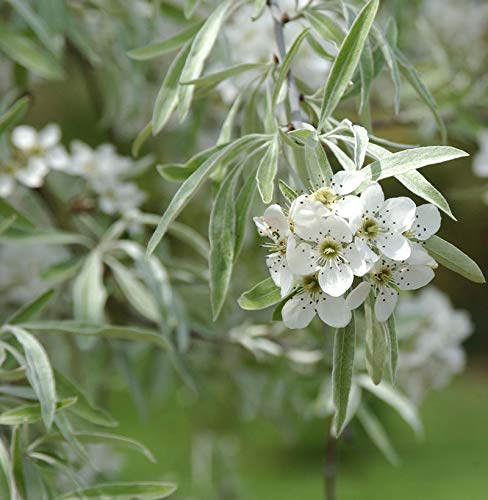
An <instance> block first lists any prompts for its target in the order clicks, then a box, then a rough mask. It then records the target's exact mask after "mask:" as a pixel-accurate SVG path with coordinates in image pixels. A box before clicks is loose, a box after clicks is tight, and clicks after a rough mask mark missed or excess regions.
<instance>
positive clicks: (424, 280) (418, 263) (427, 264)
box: [347, 243, 437, 321]
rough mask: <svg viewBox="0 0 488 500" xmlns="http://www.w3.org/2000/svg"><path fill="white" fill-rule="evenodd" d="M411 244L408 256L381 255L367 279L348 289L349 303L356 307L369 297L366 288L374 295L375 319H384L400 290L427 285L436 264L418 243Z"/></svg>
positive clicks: (389, 314)
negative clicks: (403, 258) (399, 260)
mask: <svg viewBox="0 0 488 500" xmlns="http://www.w3.org/2000/svg"><path fill="white" fill-rule="evenodd" d="M411 247H412V251H411V254H410V256H409V258H408V259H406V260H403V261H401V262H398V261H394V260H391V259H388V258H386V257H382V258H380V259H379V260H378V262H376V264H375V265H374V266H373V268H372V269H371V271H370V273H369V274H368V275H367V276H366V277H365V278H366V279H367V281H365V282H364V284H361V285H360V286H358V287H357V288H356V289H355V290H353V291H352V292H351V294H350V296H349V297H348V300H347V304H348V306H349V307H351V308H355V307H359V306H360V305H361V303H362V301H364V300H365V299H366V297H367V296H368V293H367V290H368V288H369V290H373V292H374V294H375V296H376V300H375V305H374V312H375V316H376V319H377V320H378V321H386V320H387V319H388V318H389V317H390V316H391V314H392V313H393V311H394V309H395V307H396V305H397V302H398V292H399V290H418V289H419V288H422V287H424V286H426V285H427V284H429V283H430V282H431V281H432V279H433V278H434V270H433V269H434V268H435V267H437V263H436V261H435V260H434V259H433V258H432V257H431V256H430V255H429V253H428V252H427V251H426V250H425V249H424V248H423V247H422V245H420V244H419V243H411Z"/></svg>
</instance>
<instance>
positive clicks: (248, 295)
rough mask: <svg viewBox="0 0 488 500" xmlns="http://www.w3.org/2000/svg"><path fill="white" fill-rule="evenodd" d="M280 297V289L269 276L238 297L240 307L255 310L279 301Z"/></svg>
mask: <svg viewBox="0 0 488 500" xmlns="http://www.w3.org/2000/svg"><path fill="white" fill-rule="evenodd" d="M281 299H282V297H281V292H280V289H279V288H278V287H277V286H276V285H275V284H274V282H273V280H272V279H271V278H266V279H265V280H263V281H261V282H260V283H258V284H257V285H255V286H254V287H252V288H251V289H250V290H248V291H247V292H244V293H243V294H242V295H241V296H240V297H239V300H238V302H239V305H240V306H241V307H242V309H246V310H248V311H255V310H259V309H266V308H267V307H269V306H273V305H275V304H277V303H278V302H280V301H281Z"/></svg>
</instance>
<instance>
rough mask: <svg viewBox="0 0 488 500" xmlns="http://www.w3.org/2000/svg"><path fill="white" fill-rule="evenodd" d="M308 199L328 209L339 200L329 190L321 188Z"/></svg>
mask: <svg viewBox="0 0 488 500" xmlns="http://www.w3.org/2000/svg"><path fill="white" fill-rule="evenodd" d="M310 198H311V199H312V200H314V201H320V203H322V205H324V206H326V207H327V208H330V207H331V206H332V204H333V203H334V202H335V201H336V200H337V199H338V198H339V196H337V194H336V193H334V191H332V190H331V189H330V188H327V187H323V188H320V189H319V190H317V191H315V192H314V193H312V194H311V196H310Z"/></svg>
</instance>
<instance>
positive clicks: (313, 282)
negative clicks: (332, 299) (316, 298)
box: [302, 274, 320, 295]
mask: <svg viewBox="0 0 488 500" xmlns="http://www.w3.org/2000/svg"><path fill="white" fill-rule="evenodd" d="M302 286H303V289H304V290H305V291H306V292H308V293H310V294H311V295H315V294H318V293H320V285H319V280H318V278H317V275H316V274H309V275H308V276H304V277H303V278H302Z"/></svg>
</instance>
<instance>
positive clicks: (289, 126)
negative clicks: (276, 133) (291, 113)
mask: <svg viewBox="0 0 488 500" xmlns="http://www.w3.org/2000/svg"><path fill="white" fill-rule="evenodd" d="M286 128H287V129H288V132H291V131H292V130H295V127H294V126H293V123H289V124H288V125H287V126H286Z"/></svg>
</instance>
